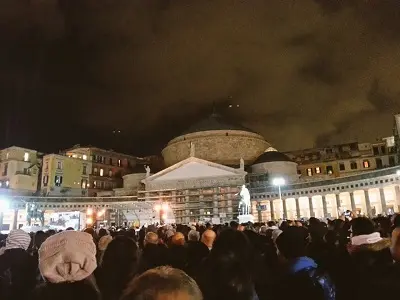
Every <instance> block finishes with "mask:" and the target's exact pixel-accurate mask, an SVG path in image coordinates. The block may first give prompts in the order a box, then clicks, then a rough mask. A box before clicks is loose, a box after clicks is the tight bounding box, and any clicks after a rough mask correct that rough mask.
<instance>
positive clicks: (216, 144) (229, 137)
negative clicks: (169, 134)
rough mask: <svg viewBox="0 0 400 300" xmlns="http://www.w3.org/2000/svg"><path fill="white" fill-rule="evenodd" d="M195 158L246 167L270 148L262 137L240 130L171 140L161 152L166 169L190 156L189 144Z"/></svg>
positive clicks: (193, 135)
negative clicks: (242, 162) (241, 160)
mask: <svg viewBox="0 0 400 300" xmlns="http://www.w3.org/2000/svg"><path fill="white" fill-rule="evenodd" d="M191 142H192V143H193V144H194V146H195V157H197V158H201V159H204V160H208V161H212V162H215V163H219V164H223V165H239V161H240V158H241V157H242V158H243V159H244V161H245V164H246V165H249V164H251V163H253V162H254V160H256V159H257V158H258V157H259V156H260V155H261V154H262V153H264V151H265V149H267V148H268V147H269V146H270V145H269V144H268V143H267V142H266V141H265V140H264V138H263V137H262V136H261V135H258V134H255V133H251V132H246V131H239V130H213V131H203V132H196V133H191V134H187V135H184V136H180V137H177V138H175V139H173V140H171V141H170V142H169V143H168V145H167V146H166V147H165V148H164V149H163V151H162V155H163V157H164V161H165V164H166V166H171V165H174V164H176V163H178V162H180V161H182V160H184V159H186V158H188V157H189V155H190V143H191Z"/></svg>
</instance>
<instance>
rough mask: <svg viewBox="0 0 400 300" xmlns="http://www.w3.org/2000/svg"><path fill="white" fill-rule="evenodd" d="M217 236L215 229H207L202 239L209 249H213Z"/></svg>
mask: <svg viewBox="0 0 400 300" xmlns="http://www.w3.org/2000/svg"><path fill="white" fill-rule="evenodd" d="M216 237H217V235H216V233H215V232H214V230H211V229H207V230H206V231H204V232H203V235H202V236H201V241H202V242H203V243H204V244H205V245H206V246H207V247H208V249H211V248H212V247H213V244H214V241H215V239H216Z"/></svg>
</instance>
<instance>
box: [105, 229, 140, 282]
mask: <svg viewBox="0 0 400 300" xmlns="http://www.w3.org/2000/svg"><path fill="white" fill-rule="evenodd" d="M138 258H139V254H138V246H137V245H136V243H135V241H134V240H132V239H131V238H129V237H126V236H123V235H120V236H116V237H115V238H114V239H113V240H112V241H111V242H110V243H109V244H108V246H107V249H106V250H105V252H104V256H103V261H102V264H101V267H102V268H104V269H106V270H109V271H117V270H118V271H119V272H120V270H121V269H122V270H128V271H127V272H130V271H133V270H134V269H135V267H136V265H137V262H138ZM110 274H111V273H110Z"/></svg>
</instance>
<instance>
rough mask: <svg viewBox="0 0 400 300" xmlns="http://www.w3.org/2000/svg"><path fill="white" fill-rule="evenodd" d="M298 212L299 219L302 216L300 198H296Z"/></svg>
mask: <svg viewBox="0 0 400 300" xmlns="http://www.w3.org/2000/svg"><path fill="white" fill-rule="evenodd" d="M295 200H296V214H297V219H300V218H301V213H300V203H299V198H296V199H295Z"/></svg>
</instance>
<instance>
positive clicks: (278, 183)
mask: <svg viewBox="0 0 400 300" xmlns="http://www.w3.org/2000/svg"><path fill="white" fill-rule="evenodd" d="M272 184H273V185H275V186H282V185H285V179H284V178H282V177H278V178H275V179H273V180H272Z"/></svg>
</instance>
